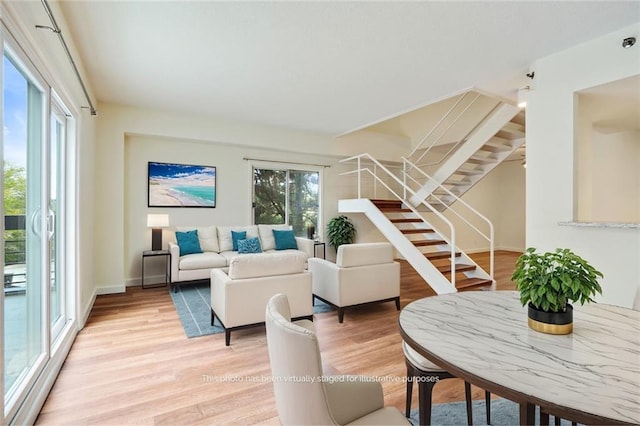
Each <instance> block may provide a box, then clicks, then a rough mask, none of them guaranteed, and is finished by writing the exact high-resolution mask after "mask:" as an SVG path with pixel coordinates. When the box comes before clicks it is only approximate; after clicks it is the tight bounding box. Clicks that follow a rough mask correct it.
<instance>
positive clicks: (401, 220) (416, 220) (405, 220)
mask: <svg viewBox="0 0 640 426" xmlns="http://www.w3.org/2000/svg"><path fill="white" fill-rule="evenodd" d="M389 221H391V223H423V222H424V221H423V220H422V219H420V218H417V217H416V218H404V217H403V218H399V219H389Z"/></svg>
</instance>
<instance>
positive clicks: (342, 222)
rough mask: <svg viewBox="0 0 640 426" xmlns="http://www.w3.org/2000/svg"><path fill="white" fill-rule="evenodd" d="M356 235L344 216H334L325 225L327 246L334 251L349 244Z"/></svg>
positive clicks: (354, 229) (354, 228)
mask: <svg viewBox="0 0 640 426" xmlns="http://www.w3.org/2000/svg"><path fill="white" fill-rule="evenodd" d="M355 235H356V227H355V226H353V223H351V220H349V218H348V217H346V216H344V215H340V216H336V217H334V218H333V219H331V220H330V221H329V223H328V224H327V239H328V240H329V241H328V242H329V245H330V246H331V247H333V248H335V249H336V250H337V249H338V247H340V246H341V245H342V244H351V243H352V242H353V238H354V237H355Z"/></svg>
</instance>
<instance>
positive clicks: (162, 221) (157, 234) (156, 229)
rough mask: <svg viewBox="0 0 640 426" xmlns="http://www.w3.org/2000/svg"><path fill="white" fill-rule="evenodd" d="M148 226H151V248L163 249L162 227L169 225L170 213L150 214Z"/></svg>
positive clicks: (154, 249)
mask: <svg viewBox="0 0 640 426" xmlns="http://www.w3.org/2000/svg"><path fill="white" fill-rule="evenodd" d="M147 226H148V227H149V228H151V250H153V251H156V250H162V228H166V227H167V226H169V215H168V214H148V215H147Z"/></svg>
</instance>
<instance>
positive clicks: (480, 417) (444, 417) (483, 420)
mask: <svg viewBox="0 0 640 426" xmlns="http://www.w3.org/2000/svg"><path fill="white" fill-rule="evenodd" d="M414 391H415V389H414ZM472 405H473V424H474V425H486V424H487V416H486V410H485V403H484V401H473V404H472ZM418 419H419V416H418V410H417V409H415V410H411V418H409V420H410V421H411V423H412V424H414V425H418V424H419V421H418ZM431 424H432V425H438V426H445V425H446V426H465V425H466V424H467V408H466V404H465V402H464V401H459V402H450V403H447V404H433V406H432V407H431ZM491 424H492V425H493V426H513V425H518V424H520V410H519V407H518V404H516V403H515V402H513V401H509V400H508V399H502V398H501V399H492V400H491ZM535 424H540V417H539V411H538V410H536V421H535ZM549 424H554V417H553V416H550V418H549ZM561 424H562V425H563V426H565V425H566V426H571V422H570V421H567V420H562V422H561Z"/></svg>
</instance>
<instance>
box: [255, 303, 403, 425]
mask: <svg viewBox="0 0 640 426" xmlns="http://www.w3.org/2000/svg"><path fill="white" fill-rule="evenodd" d="M265 322H266V326H267V347H268V350H269V362H270V364H271V372H272V377H273V390H274V394H275V400H276V408H277V409H278V416H279V417H280V422H281V423H282V424H283V425H312V424H313V425H330V424H331V425H333V424H337V425H345V424H351V423H355V424H361V425H365V424H366V425H410V423H409V421H408V420H407V419H406V418H405V417H404V416H403V415H402V413H401V412H400V411H399V410H398V409H397V408H395V407H385V406H384V394H383V392H382V385H381V384H380V382H378V381H377V380H375V379H374V378H372V377H365V376H342V375H335V376H328V375H324V374H323V371H322V358H321V355H320V349H319V346H318V338H317V336H316V333H315V328H314V325H313V323H312V322H311V321H309V320H301V321H296V322H291V311H290V310H289V301H288V299H287V296H285V295H284V294H276V295H275V296H273V297H271V298H270V299H269V302H268V303H267V308H266V312H265Z"/></svg>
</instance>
